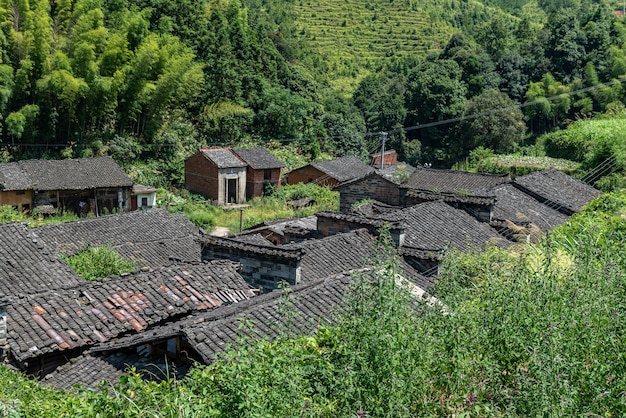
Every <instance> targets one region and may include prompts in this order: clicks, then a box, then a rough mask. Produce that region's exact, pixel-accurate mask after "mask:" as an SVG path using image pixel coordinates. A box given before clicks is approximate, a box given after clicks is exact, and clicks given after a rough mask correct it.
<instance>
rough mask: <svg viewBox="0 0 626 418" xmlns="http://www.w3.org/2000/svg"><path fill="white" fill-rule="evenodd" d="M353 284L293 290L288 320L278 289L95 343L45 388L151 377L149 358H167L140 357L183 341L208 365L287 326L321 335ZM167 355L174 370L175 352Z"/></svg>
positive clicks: (159, 359) (335, 280) (329, 282)
mask: <svg viewBox="0 0 626 418" xmlns="http://www.w3.org/2000/svg"><path fill="white" fill-rule="evenodd" d="M354 281H355V278H354V277H353V275H351V274H343V273H342V274H336V275H333V276H330V277H327V278H324V279H322V280H318V281H316V282H311V283H305V284H302V285H298V286H294V287H292V288H291V289H290V293H289V300H290V309H291V316H290V319H287V318H286V317H284V314H283V309H282V308H281V306H283V305H284V295H283V293H282V291H281V290H276V291H274V292H271V293H267V294H264V295H261V296H257V297H254V298H251V299H248V300H243V301H240V302H239V303H236V304H232V305H230V306H224V307H221V308H220V309H217V310H214V311H205V312H197V313H196V314H194V315H192V316H190V317H186V318H182V319H180V320H179V321H176V322H173V323H171V324H166V325H161V326H156V327H153V328H151V329H150V330H148V331H146V332H143V333H140V334H134V335H129V336H125V337H120V338H118V339H116V340H114V341H110V342H105V343H102V344H97V345H95V346H94V347H93V348H92V349H90V350H89V351H88V352H86V353H84V354H83V355H81V356H79V357H77V358H76V359H74V360H73V361H70V362H68V363H67V364H65V365H63V366H60V367H59V368H58V369H57V370H55V371H54V372H52V373H51V374H49V375H48V376H46V377H45V378H44V380H43V383H45V384H46V385H48V386H52V387H54V388H56V389H70V388H71V387H72V386H73V385H75V384H81V385H83V386H85V387H87V388H93V389H96V388H97V386H98V384H99V383H100V382H101V381H102V380H106V381H108V382H110V383H112V384H113V383H116V382H117V380H118V379H119V378H120V376H121V375H122V374H123V373H124V371H125V370H126V369H127V368H128V367H130V366H135V367H136V368H137V370H139V371H142V370H146V369H147V370H148V371H149V372H152V371H153V369H154V366H150V365H149V364H148V365H146V359H149V360H152V361H153V362H154V363H155V364H160V365H163V366H165V361H164V358H163V354H161V355H160V356H158V355H153V356H149V357H147V356H141V355H138V354H137V353H138V352H143V351H146V348H149V347H164V346H167V342H168V341H172V340H175V341H179V343H178V346H176V345H173V346H172V349H174V350H177V351H176V352H178V353H179V357H181V358H188V359H190V360H193V361H195V362H197V363H199V364H210V363H212V362H213V361H214V360H215V359H216V356H217V355H218V354H219V353H221V352H222V351H224V350H225V349H227V348H228V347H229V346H231V345H232V344H235V343H236V342H237V341H238V340H240V339H242V338H246V339H250V340H260V339H268V340H272V339H274V338H276V337H278V336H279V335H282V334H284V332H285V329H286V328H287V321H289V326H291V327H292V329H291V331H292V332H294V333H295V332H297V333H299V334H301V335H306V334H309V333H312V332H314V331H315V330H317V329H318V327H319V325H322V324H332V323H334V322H335V317H336V315H337V314H339V313H341V312H343V311H344V310H345V306H344V305H343V304H344V303H345V300H344V299H343V295H344V294H345V292H346V291H347V290H348V289H349V287H350V285H351V284H352V283H354ZM170 345H171V344H170ZM152 351H153V352H154V350H152ZM168 356H170V360H169V361H170V367H171V362H172V360H171V357H173V353H168ZM176 365H177V367H176V368H175V369H174V371H173V372H172V373H179V374H181V371H182V372H183V373H184V372H185V371H186V370H187V368H186V367H184V366H185V364H184V363H183V362H180V361H179V362H177V363H176ZM169 370H170V369H169V368H168V367H163V368H162V369H161V371H160V372H157V373H155V374H154V375H153V376H155V377H158V376H161V377H162V378H164V376H163V374H164V373H167V372H168V371H169Z"/></svg>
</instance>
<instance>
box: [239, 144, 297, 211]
mask: <svg viewBox="0 0 626 418" xmlns="http://www.w3.org/2000/svg"><path fill="white" fill-rule="evenodd" d="M232 152H233V153H234V154H235V155H236V156H237V157H239V159H240V160H241V161H243V162H245V163H246V164H247V165H248V167H247V169H246V198H248V199H252V198H254V197H260V196H263V194H264V192H265V191H266V189H267V187H268V185H270V186H273V187H275V188H276V189H278V188H279V187H280V169H281V168H283V167H285V164H283V163H281V162H280V161H279V160H277V159H276V157H274V156H273V155H272V154H270V152H269V151H268V150H266V149H265V148H263V147H254V148H233V149H232Z"/></svg>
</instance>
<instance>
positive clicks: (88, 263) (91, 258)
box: [63, 245, 137, 280]
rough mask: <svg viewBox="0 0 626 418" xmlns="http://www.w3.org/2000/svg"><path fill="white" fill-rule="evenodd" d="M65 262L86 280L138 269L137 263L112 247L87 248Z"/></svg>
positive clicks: (64, 258)
mask: <svg viewBox="0 0 626 418" xmlns="http://www.w3.org/2000/svg"><path fill="white" fill-rule="evenodd" d="M63 260H65V262H66V263H67V264H68V265H69V266H70V267H71V268H72V269H73V270H74V271H75V272H76V273H78V274H79V275H80V276H81V277H82V278H83V279H85V280H94V279H98V278H102V277H109V276H114V275H119V274H122V273H129V272H131V271H133V270H134V269H136V268H137V262H136V261H133V260H128V259H126V258H124V257H122V256H121V255H119V254H118V253H117V252H116V251H115V250H114V249H113V247H111V246H110V245H105V246H102V247H92V246H87V247H86V248H84V249H82V250H81V251H79V252H78V253H76V254H74V255H71V256H64V257H63Z"/></svg>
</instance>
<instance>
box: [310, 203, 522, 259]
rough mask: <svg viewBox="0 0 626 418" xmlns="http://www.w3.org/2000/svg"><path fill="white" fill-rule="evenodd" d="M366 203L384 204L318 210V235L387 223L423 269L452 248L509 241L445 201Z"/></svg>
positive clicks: (408, 256) (398, 242)
mask: <svg viewBox="0 0 626 418" xmlns="http://www.w3.org/2000/svg"><path fill="white" fill-rule="evenodd" d="M367 206H375V207H378V208H380V207H381V205H380V203H378V202H374V203H368V204H366V205H363V206H362V207H360V208H358V209H359V210H360V211H361V212H360V213H359V212H357V211H353V212H352V213H342V212H320V213H317V223H318V234H319V236H332V235H333V234H336V233H345V232H347V231H352V230H354V229H356V228H367V229H369V230H370V231H371V230H373V229H378V228H380V227H382V226H385V227H387V228H388V229H389V232H390V234H391V236H392V238H393V239H394V241H395V243H396V245H398V247H399V251H400V254H401V255H402V256H403V259H404V260H405V261H406V262H407V263H408V264H410V265H411V266H413V267H414V268H416V269H417V270H419V271H421V272H427V271H429V270H432V269H433V268H434V267H436V266H437V265H438V264H439V260H440V259H441V257H442V256H443V254H444V253H445V252H446V251H447V250H448V249H450V248H455V249H457V250H459V251H462V252H466V251H469V250H475V249H483V248H484V247H485V245H486V244H488V243H491V244H492V245H497V246H505V247H506V246H509V245H510V242H509V241H507V240H506V239H505V238H504V237H502V236H501V235H499V234H498V233H497V232H496V231H495V230H494V229H493V228H491V227H490V226H489V225H488V224H486V223H483V222H479V221H478V220H477V219H475V218H474V217H472V216H471V215H469V214H468V213H467V212H465V211H463V210H461V209H456V208H454V207H452V206H450V205H449V204H447V203H445V202H442V201H436V202H426V203H421V204H417V205H414V206H410V207H408V208H392V207H389V206H387V205H382V208H383V211H378V210H367V209H365V207H367ZM364 213H369V214H367V215H366V214H364Z"/></svg>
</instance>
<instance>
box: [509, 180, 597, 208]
mask: <svg viewBox="0 0 626 418" xmlns="http://www.w3.org/2000/svg"><path fill="white" fill-rule="evenodd" d="M513 185H514V186H515V187H517V188H518V189H520V190H521V191H523V192H524V193H526V194H528V195H530V196H532V197H534V198H535V199H537V200H538V201H539V202H541V203H543V204H545V205H548V206H550V207H552V208H554V209H556V210H558V211H559V212H561V213H563V214H565V215H567V216H571V215H573V214H574V213H577V212H580V210H581V209H582V207H583V206H584V205H586V204H587V203H589V202H590V201H591V200H592V199H594V198H596V197H598V196H600V194H601V192H600V191H599V190H597V189H596V188H594V187H592V186H590V185H588V184H586V183H584V182H582V181H580V180H578V179H575V178H574V177H572V176H569V175H567V174H565V173H563V172H562V171H559V170H557V169H556V168H550V169H548V170H544V171H538V172H535V173H531V174H528V175H526V176H522V177H517V178H515V181H514V182H513Z"/></svg>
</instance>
